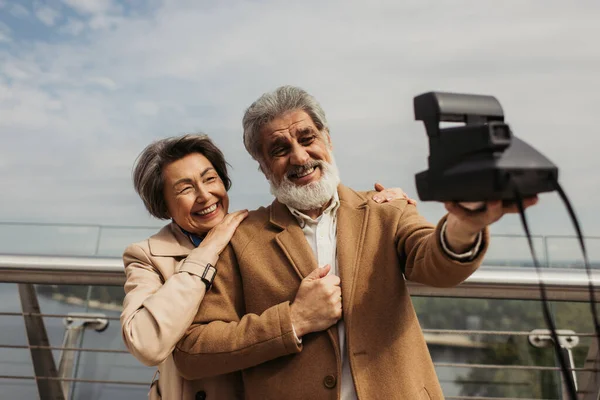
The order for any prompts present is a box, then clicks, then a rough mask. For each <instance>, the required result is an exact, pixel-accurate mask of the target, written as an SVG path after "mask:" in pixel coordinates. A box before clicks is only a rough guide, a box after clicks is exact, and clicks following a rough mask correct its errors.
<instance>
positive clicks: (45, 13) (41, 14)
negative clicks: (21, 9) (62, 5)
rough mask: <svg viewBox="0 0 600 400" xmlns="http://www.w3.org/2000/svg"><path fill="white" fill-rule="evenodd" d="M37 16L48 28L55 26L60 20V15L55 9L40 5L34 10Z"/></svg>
mask: <svg viewBox="0 0 600 400" xmlns="http://www.w3.org/2000/svg"><path fill="white" fill-rule="evenodd" d="M34 12H35V16H36V17H37V18H38V19H39V20H40V21H42V22H43V23H44V24H45V25H47V26H54V25H55V24H56V22H57V21H58V19H59V18H60V13H59V12H58V11H56V10H55V9H53V8H51V7H48V6H44V5H38V6H36V7H35V8H34Z"/></svg>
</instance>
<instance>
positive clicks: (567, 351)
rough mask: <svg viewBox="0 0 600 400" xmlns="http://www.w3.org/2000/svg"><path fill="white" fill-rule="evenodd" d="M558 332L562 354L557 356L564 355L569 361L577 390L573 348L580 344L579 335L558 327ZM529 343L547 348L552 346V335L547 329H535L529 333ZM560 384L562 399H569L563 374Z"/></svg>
mask: <svg viewBox="0 0 600 400" xmlns="http://www.w3.org/2000/svg"><path fill="white" fill-rule="evenodd" d="M556 334H557V335H558V345H559V346H560V349H561V351H562V352H563V354H562V355H557V357H560V356H563V355H564V357H565V359H566V360H567V362H568V363H569V365H568V368H569V371H570V372H569V373H570V374H571V376H572V377H573V383H574V384H575V390H577V375H576V374H575V371H574V368H575V362H574V361H573V352H572V351H571V349H572V348H573V347H575V346H577V345H578V344H579V336H577V334H576V333H575V332H574V331H571V330H566V329H557V330H556ZM528 339H529V343H530V344H531V345H532V346H533V347H538V348H545V347H552V346H553V344H552V335H551V333H550V331H549V330H547V329H534V330H532V331H531V332H530V333H529V337H528ZM560 386H561V389H562V393H561V399H568V398H569V393H568V391H567V385H566V382H565V377H564V376H563V374H562V373H561V374H560Z"/></svg>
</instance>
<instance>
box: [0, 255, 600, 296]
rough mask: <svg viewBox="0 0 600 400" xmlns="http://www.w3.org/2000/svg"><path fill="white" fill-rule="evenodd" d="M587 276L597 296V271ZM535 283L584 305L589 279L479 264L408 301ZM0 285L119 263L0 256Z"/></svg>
mask: <svg viewBox="0 0 600 400" xmlns="http://www.w3.org/2000/svg"><path fill="white" fill-rule="evenodd" d="M591 276H592V280H591V283H592V285H593V286H594V288H595V291H594V293H595V294H596V295H597V296H600V270H592V272H591ZM539 279H542V280H543V282H544V283H545V286H546V288H547V291H548V299H550V300H557V301H560V300H562V301H589V300H590V294H589V284H590V280H589V279H588V275H587V273H586V271H585V270H583V269H579V268H544V270H543V271H542V273H541V274H540V275H538V274H537V272H536V271H535V270H534V269H531V268H523V267H505V266H493V265H485V266H484V267H483V268H480V269H479V270H477V271H475V273H474V274H473V275H471V277H469V279H467V280H466V281H465V282H463V283H462V284H461V285H459V286H456V287H453V288H433V287H429V286H423V285H419V284H416V283H413V282H407V283H408V286H409V288H410V292H411V294H412V295H414V296H430V297H462V298H464V297H466V298H487V299H523V300H539V299H540V293H539ZM0 282H6V283H38V284H46V285H100V286H122V285H123V284H124V283H125V274H124V270H123V262H122V260H121V259H120V258H108V257H104V258H99V257H64V256H62V257H58V256H25V255H0Z"/></svg>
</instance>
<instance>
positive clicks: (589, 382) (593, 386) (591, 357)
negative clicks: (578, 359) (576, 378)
mask: <svg viewBox="0 0 600 400" xmlns="http://www.w3.org/2000/svg"><path fill="white" fill-rule="evenodd" d="M583 368H584V369H585V370H586V371H584V372H582V373H581V379H580V382H581V386H580V388H581V389H580V390H579V391H578V392H577V393H578V397H579V400H599V399H600V353H598V338H597V337H594V339H593V340H592V344H590V349H589V350H588V354H587V357H586V358H585V363H584V365H583Z"/></svg>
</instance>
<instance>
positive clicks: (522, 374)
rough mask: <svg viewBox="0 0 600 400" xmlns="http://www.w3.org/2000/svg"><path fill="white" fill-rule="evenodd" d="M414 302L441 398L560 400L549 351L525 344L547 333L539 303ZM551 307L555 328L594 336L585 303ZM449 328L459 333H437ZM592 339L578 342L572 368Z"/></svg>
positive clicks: (579, 362) (421, 299)
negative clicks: (539, 333)
mask: <svg viewBox="0 0 600 400" xmlns="http://www.w3.org/2000/svg"><path fill="white" fill-rule="evenodd" d="M413 301H414V304H415V308H416V310H417V315H418V318H419V321H420V323H421V326H422V328H423V329H424V332H425V335H426V339H427V341H428V346H429V349H430V353H431V355H432V358H433V361H434V364H436V370H437V372H438V374H439V377H440V381H441V383H442V387H443V390H444V394H445V396H447V397H448V396H450V397H451V396H487V397H499V398H502V397H514V398H532V399H535V398H543V399H553V398H554V399H557V398H560V397H559V396H560V375H559V372H558V371H557V370H556V367H557V364H556V362H555V357H554V352H553V349H552V348H543V349H539V348H535V347H533V346H532V345H530V344H529V341H528V334H529V332H531V331H532V330H534V329H547V326H546V324H545V322H544V319H543V316H542V309H541V303H540V302H539V301H522V300H486V299H457V298H426V297H414V298H413ZM550 307H551V310H552V312H553V315H554V319H555V321H556V326H557V329H569V330H573V331H575V332H576V333H578V334H588V335H589V334H591V333H592V332H593V325H592V323H591V318H590V314H589V308H590V307H589V305H588V304H586V303H572V302H553V303H550ZM448 329H450V330H460V331H461V332H440V330H448ZM465 330H466V331H471V333H468V332H463V331H465ZM478 331H484V332H478ZM491 331H496V332H495V334H489V333H491ZM499 331H501V332H504V333H507V334H500V333H501V332H499ZM486 332H487V334H486ZM591 340H592V339H591V337H590V336H584V337H580V338H579V344H578V345H577V346H576V347H575V348H574V349H573V356H574V361H575V366H576V367H579V368H581V367H583V365H584V362H585V358H586V355H587V352H588V349H589V346H590V344H591ZM461 364H469V366H468V367H467V368H464V365H461ZM481 366H489V367H487V368H483V367H481ZM492 366H496V367H492ZM504 366H507V367H504ZM508 366H520V367H519V369H513V368H510V367H508ZM540 367H542V368H545V369H546V370H540Z"/></svg>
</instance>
